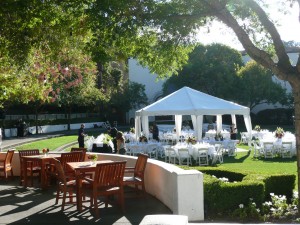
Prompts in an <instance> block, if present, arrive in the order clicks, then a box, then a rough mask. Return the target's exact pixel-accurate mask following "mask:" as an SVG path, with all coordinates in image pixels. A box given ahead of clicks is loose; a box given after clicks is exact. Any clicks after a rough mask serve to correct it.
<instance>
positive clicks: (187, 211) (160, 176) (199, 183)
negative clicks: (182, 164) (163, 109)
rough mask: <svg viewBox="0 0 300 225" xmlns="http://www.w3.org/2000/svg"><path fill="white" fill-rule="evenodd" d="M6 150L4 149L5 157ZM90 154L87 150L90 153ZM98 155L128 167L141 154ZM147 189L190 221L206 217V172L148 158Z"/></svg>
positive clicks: (16, 158) (16, 171)
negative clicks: (204, 184) (204, 177)
mask: <svg viewBox="0 0 300 225" xmlns="http://www.w3.org/2000/svg"><path fill="white" fill-rule="evenodd" d="M5 154H6V153H5V152H0V159H4V157H5ZM88 154H90V153H87V155H88ZM93 154H97V155H98V159H99V160H105V159H109V160H113V161H120V160H126V161H127V164H126V166H132V167H133V166H134V165H135V162H136V159H137V157H133V156H124V155H116V154H101V153H93ZM19 163H20V160H19V153H18V152H17V151H15V154H14V157H13V161H12V164H13V169H14V176H19V175H20V166H19ZM145 186H146V191H147V192H148V193H149V194H151V195H153V196H154V197H156V198H157V199H158V200H160V201H161V202H162V203H163V204H165V205H166V206H167V207H168V208H169V209H170V210H171V211H172V212H173V214H176V215H186V216H188V219H189V221H191V222H196V221H203V220H204V195H203V174H202V173H201V172H199V171H197V170H183V169H181V168H179V167H177V166H174V165H172V164H168V163H165V162H161V161H158V160H155V159H148V163H147V166H146V171H145Z"/></svg>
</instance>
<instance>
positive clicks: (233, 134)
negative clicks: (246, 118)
mask: <svg viewBox="0 0 300 225" xmlns="http://www.w3.org/2000/svg"><path fill="white" fill-rule="evenodd" d="M236 132H237V129H236V127H235V124H232V125H231V126H230V139H231V140H236Z"/></svg>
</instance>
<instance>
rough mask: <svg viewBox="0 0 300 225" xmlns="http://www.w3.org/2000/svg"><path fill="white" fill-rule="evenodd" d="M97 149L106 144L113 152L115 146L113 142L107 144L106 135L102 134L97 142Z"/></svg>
mask: <svg viewBox="0 0 300 225" xmlns="http://www.w3.org/2000/svg"><path fill="white" fill-rule="evenodd" d="M93 144H95V145H96V146H97V147H103V145H104V144H107V145H109V146H110V147H111V148H112V150H114V144H113V142H112V141H108V142H105V135H104V134H100V135H99V136H98V137H97V138H96V139H95V140H94V143H93Z"/></svg>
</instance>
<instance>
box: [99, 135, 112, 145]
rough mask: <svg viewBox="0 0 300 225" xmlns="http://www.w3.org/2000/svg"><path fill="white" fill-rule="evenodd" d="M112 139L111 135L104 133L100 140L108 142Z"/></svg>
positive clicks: (104, 142)
mask: <svg viewBox="0 0 300 225" xmlns="http://www.w3.org/2000/svg"><path fill="white" fill-rule="evenodd" d="M112 139H113V138H112V136H110V135H109V134H104V138H103V140H102V141H103V144H108V143H109V142H110V141H111V140H112Z"/></svg>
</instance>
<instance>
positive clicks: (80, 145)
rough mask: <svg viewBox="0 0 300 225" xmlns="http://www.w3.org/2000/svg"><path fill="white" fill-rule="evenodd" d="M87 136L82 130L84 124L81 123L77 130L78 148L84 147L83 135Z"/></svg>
mask: <svg viewBox="0 0 300 225" xmlns="http://www.w3.org/2000/svg"><path fill="white" fill-rule="evenodd" d="M85 136H87V135H86V134H85V132H84V124H81V126H80V129H79V130H78V139H77V140H78V144H79V148H84V137H85Z"/></svg>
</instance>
